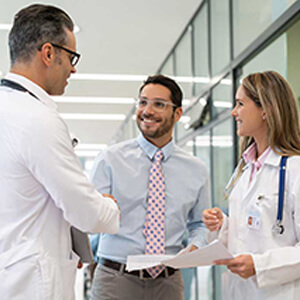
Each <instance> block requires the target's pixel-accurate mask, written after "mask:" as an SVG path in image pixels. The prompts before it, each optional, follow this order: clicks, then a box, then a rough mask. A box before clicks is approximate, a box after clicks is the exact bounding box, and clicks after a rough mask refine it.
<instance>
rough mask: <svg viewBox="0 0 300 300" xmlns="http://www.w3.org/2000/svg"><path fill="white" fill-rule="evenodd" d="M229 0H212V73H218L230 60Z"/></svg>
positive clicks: (213, 74)
mask: <svg viewBox="0 0 300 300" xmlns="http://www.w3.org/2000/svg"><path fill="white" fill-rule="evenodd" d="M229 24H230V23H229V0H213V1H210V27H211V36H210V38H211V74H212V76H215V75H217V74H218V73H219V72H220V71H222V70H223V69H224V68H225V67H226V66H227V65H228V64H229V62H230V32H229V30H230V28H229Z"/></svg>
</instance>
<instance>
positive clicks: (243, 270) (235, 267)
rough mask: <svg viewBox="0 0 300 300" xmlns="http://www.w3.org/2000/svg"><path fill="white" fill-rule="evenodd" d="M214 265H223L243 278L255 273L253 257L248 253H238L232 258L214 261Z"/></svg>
mask: <svg viewBox="0 0 300 300" xmlns="http://www.w3.org/2000/svg"><path fill="white" fill-rule="evenodd" d="M214 265H218V266H219V265H225V266H227V268H228V269H229V270H230V271H231V272H232V273H235V274H237V275H239V276H241V277H242V278H244V279H248V278H249V277H251V276H253V275H255V274H256V272H255V268H254V262H253V258H252V256H251V255H249V254H242V255H238V256H236V257H235V258H233V259H220V260H216V261H214Z"/></svg>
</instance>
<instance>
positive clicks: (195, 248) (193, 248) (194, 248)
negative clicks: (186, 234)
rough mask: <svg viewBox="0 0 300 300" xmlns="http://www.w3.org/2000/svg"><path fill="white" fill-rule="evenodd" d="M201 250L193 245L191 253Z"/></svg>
mask: <svg viewBox="0 0 300 300" xmlns="http://www.w3.org/2000/svg"><path fill="white" fill-rule="evenodd" d="M198 249H199V248H198V247H197V246H195V245H192V247H191V249H190V250H189V252H193V251H195V250H198Z"/></svg>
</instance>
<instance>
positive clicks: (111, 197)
mask: <svg viewBox="0 0 300 300" xmlns="http://www.w3.org/2000/svg"><path fill="white" fill-rule="evenodd" d="M102 196H103V197H108V198H110V199H113V200H114V201H115V202H116V203H117V200H116V199H115V197H114V196H113V195H110V194H102Z"/></svg>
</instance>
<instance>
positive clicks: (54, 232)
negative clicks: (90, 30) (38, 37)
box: [0, 73, 119, 300]
mask: <svg viewBox="0 0 300 300" xmlns="http://www.w3.org/2000/svg"><path fill="white" fill-rule="evenodd" d="M6 79H9V80H12V81H14V82H17V83H19V84H21V85H22V86H23V87H25V88H26V89H27V90H30V91H31V92H32V93H33V94H34V95H36V96H37V98H38V99H39V100H40V101H39V100H37V99H35V98H34V97H32V96H31V95H30V94H29V93H24V92H21V91H17V90H14V89H11V88H9V87H0V102H1V104H0V195H1V196H0V207H1V209H0V291H1V297H0V298H1V299H16V297H17V299H51V300H53V299H55V300H59V299H64V300H66V299H73V298H74V291H73V290H74V280H75V272H76V266H77V262H78V257H77V256H76V255H75V254H74V253H72V250H71V238H70V226H71V225H73V226H75V227H77V228H78V229H80V230H82V231H88V232H107V233H115V232H116V231H117V230H118V226H119V211H118V208H117V205H116V204H115V203H114V201H113V200H111V199H109V198H104V197H103V196H101V195H100V194H99V193H98V192H97V191H96V190H95V188H94V186H93V185H92V184H91V183H90V182H89V181H88V179H87V177H86V176H85V175H84V174H83V172H82V168H81V165H80V161H79V159H78V157H77V156H76V155H75V153H74V150H73V148H72V145H71V139H70V135H69V132H68V128H67V126H66V124H65V122H64V121H63V119H62V118H61V117H60V116H59V114H58V113H57V111H56V105H55V103H54V102H53V100H52V99H51V98H50V97H49V95H48V94H47V93H46V92H45V91H44V90H43V89H41V88H40V87H39V86H37V85H36V84H35V83H33V82H32V81H30V80H28V79H26V78H25V77H22V76H19V75H16V74H12V73H9V74H8V75H7V77H6Z"/></svg>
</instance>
